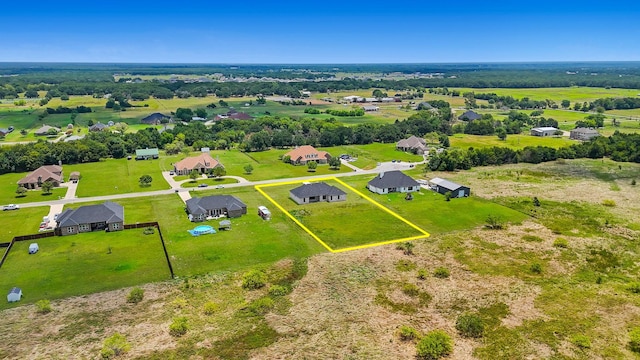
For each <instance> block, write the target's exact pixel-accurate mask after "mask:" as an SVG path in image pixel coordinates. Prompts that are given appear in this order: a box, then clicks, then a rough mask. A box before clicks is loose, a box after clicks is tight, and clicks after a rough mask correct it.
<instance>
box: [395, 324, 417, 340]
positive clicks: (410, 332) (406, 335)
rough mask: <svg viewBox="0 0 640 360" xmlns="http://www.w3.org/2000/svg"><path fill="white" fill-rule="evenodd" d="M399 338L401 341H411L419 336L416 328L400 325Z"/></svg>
mask: <svg viewBox="0 0 640 360" xmlns="http://www.w3.org/2000/svg"><path fill="white" fill-rule="evenodd" d="M399 334H400V340H402V341H411V340H415V339H417V338H419V337H420V334H419V333H418V330H416V329H414V328H412V327H410V326H404V325H403V326H401V327H400V332H399Z"/></svg>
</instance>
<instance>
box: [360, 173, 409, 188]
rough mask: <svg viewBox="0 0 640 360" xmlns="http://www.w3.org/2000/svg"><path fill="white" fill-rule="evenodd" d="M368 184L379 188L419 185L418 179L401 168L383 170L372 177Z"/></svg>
mask: <svg viewBox="0 0 640 360" xmlns="http://www.w3.org/2000/svg"><path fill="white" fill-rule="evenodd" d="M368 184H369V185H371V186H373V187H376V188H378V189H387V188H398V187H410V186H419V184H418V182H417V181H415V180H413V178H411V177H410V176H407V175H405V174H404V173H403V172H402V171H400V170H393V171H387V172H382V173H380V174H378V175H377V176H376V177H375V178H373V179H371V181H369V183H368Z"/></svg>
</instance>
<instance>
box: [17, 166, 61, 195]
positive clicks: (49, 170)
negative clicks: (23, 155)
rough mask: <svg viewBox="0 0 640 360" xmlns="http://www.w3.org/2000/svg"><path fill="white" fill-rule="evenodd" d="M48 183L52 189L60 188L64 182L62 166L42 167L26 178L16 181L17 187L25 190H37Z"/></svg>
mask: <svg viewBox="0 0 640 360" xmlns="http://www.w3.org/2000/svg"><path fill="white" fill-rule="evenodd" d="M46 181H50V182H51V183H52V184H53V186H54V187H58V186H60V184H61V183H63V182H64V177H63V176H62V166H58V165H44V166H40V167H39V168H37V169H35V170H34V171H33V172H31V173H29V174H28V175H27V176H25V177H23V178H22V179H20V181H18V185H19V186H22V187H24V188H26V189H39V188H40V187H41V186H42V183H44V182H46Z"/></svg>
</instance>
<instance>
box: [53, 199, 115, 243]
mask: <svg viewBox="0 0 640 360" xmlns="http://www.w3.org/2000/svg"><path fill="white" fill-rule="evenodd" d="M56 222H57V226H56V230H57V231H58V232H59V234H60V235H75V234H78V233H82V232H90V231H101V230H106V231H120V230H123V229H124V208H123V207H122V205H120V204H117V203H114V202H111V201H106V202H104V203H102V204H98V205H87V206H81V207H79V208H77V209H67V210H65V211H63V212H62V213H61V214H60V215H59V216H58V219H57V220H56Z"/></svg>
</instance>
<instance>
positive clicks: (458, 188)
mask: <svg viewBox="0 0 640 360" xmlns="http://www.w3.org/2000/svg"><path fill="white" fill-rule="evenodd" d="M429 184H430V186H431V188H432V189H433V190H435V191H436V192H439V193H440V194H443V195H444V194H446V193H448V192H449V193H451V197H452V198H461V197H467V196H469V194H470V193H471V190H470V189H469V188H468V187H466V186H463V185H460V184H456V183H454V182H452V181H449V180H445V179H442V178H433V179H431V180H430V181H429Z"/></svg>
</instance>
